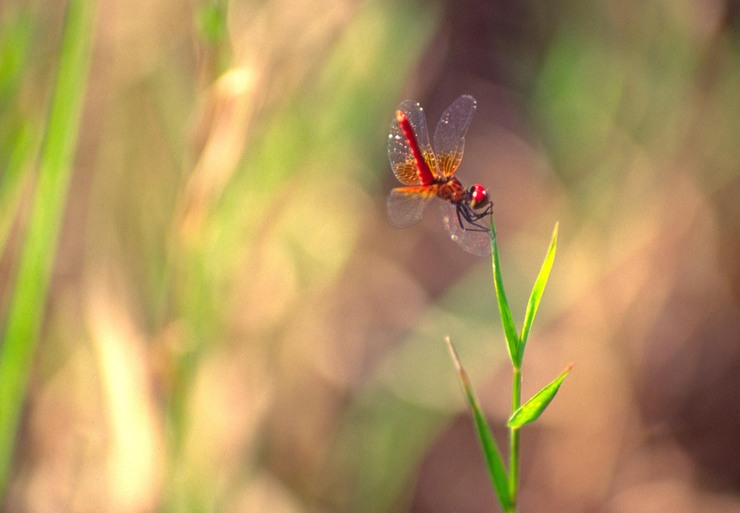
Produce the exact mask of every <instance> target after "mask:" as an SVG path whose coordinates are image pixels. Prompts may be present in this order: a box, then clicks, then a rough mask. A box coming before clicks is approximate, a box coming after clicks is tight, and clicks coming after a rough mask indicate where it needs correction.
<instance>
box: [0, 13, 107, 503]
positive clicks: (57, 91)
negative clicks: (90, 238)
mask: <svg viewBox="0 0 740 513" xmlns="http://www.w3.org/2000/svg"><path fill="white" fill-rule="evenodd" d="M95 7H96V2H94V1H90V0H70V1H69V2H67V10H66V16H65V21H64V33H63V36H62V41H61V45H60V58H59V66H58V69H57V76H56V82H55V85H54V92H53V97H52V100H51V106H50V109H49V117H48V122H47V126H46V133H45V137H44V142H43V146H42V148H41V154H40V157H39V165H38V178H37V180H36V187H35V190H34V196H33V204H32V207H31V209H30V213H29V220H28V231H27V233H26V234H25V240H24V244H23V249H22V252H21V256H20V260H19V265H18V273H17V276H16V277H15V283H14V291H13V296H12V298H11V300H10V305H9V307H8V313H7V318H6V320H5V326H4V329H5V332H4V333H3V334H2V342H1V343H0V497H1V496H3V493H4V491H5V490H6V489H7V485H8V476H9V472H10V469H11V463H12V461H13V460H12V458H13V452H14V451H13V448H14V444H15V440H16V433H17V429H18V423H19V420H20V415H21V412H22V408H23V404H24V400H25V396H26V388H27V385H28V381H29V377H30V374H31V369H32V364H33V358H34V355H35V353H36V346H37V343H38V339H39V334H40V333H41V324H42V319H43V315H44V309H45V308H46V298H47V293H48V290H49V284H50V280H51V272H52V269H53V266H54V256H55V254H56V252H55V250H56V244H57V239H58V237H59V229H60V226H61V220H62V216H63V214H64V207H65V202H66V198H67V191H68V184H69V180H70V177H71V172H72V158H73V156H74V151H75V148H76V145H77V135H78V128H79V123H80V118H81V114H82V107H83V103H84V98H85V86H86V84H87V75H88V67H89V66H88V65H89V61H90V53H91V48H92V41H93V35H94V34H95V30H94V24H95V23H94V22H95Z"/></svg>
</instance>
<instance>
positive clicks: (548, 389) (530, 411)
mask: <svg viewBox="0 0 740 513" xmlns="http://www.w3.org/2000/svg"><path fill="white" fill-rule="evenodd" d="M572 368H573V364H572V363H570V364H568V366H567V367H566V368H565V370H564V371H563V372H562V373H561V374H560V376H558V377H557V378H555V380H554V381H552V382H551V383H550V384H548V385H545V387H544V388H542V390H540V391H539V392H537V393H536V394H534V396H532V398H531V399H530V400H529V401H527V402H526V403H524V404H523V405H522V406H521V407H520V408H519V409H517V410H516V411H515V412H514V414H513V415H512V416H511V418H510V419H509V422H508V426H509V427H510V428H519V427H521V426H523V425H524V424H529V423H530V422H534V421H535V420H537V419H538V418H539V416H540V415H542V412H543V411H545V408H547V406H548V405H549V404H550V401H552V400H553V398H554V397H555V394H557V393H558V389H560V385H561V384H562V383H563V380H564V379H565V378H566V377H567V376H568V373H569V372H570V370H571V369H572Z"/></svg>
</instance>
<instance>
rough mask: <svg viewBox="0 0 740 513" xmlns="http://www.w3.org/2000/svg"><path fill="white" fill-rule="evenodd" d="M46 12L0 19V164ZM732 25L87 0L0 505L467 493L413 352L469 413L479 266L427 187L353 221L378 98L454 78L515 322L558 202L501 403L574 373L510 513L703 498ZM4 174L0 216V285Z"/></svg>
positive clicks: (438, 398) (32, 7) (726, 336)
mask: <svg viewBox="0 0 740 513" xmlns="http://www.w3.org/2000/svg"><path fill="white" fill-rule="evenodd" d="M63 16H64V9H63V5H62V4H61V3H60V4H57V3H54V2H41V1H38V0H33V1H31V2H26V1H22V0H21V1H17V0H15V1H14V0H10V1H7V2H4V3H3V4H2V6H0V30H2V31H3V32H4V33H6V34H14V36H13V37H14V38H17V44H19V45H21V44H24V45H27V46H28V48H29V49H30V50H29V54H28V58H27V61H26V62H25V64H24V67H23V70H22V73H21V74H20V75H19V77H18V84H19V85H20V86H19V87H18V90H17V94H16V95H15V96H12V97H10V99H11V100H12V103H9V104H7V105H3V110H2V112H0V116H2V118H3V119H4V121H1V122H0V123H1V124H3V125H4V126H5V127H6V129H5V130H4V131H3V132H2V134H0V135H2V137H3V141H2V142H3V147H2V148H0V152H2V153H4V154H3V155H0V157H1V158H2V165H5V164H6V163H7V160H8V155H9V152H10V149H11V148H14V147H15V146H16V145H17V144H20V142H19V140H20V139H19V140H17V141H16V140H14V139H13V137H12V135H13V134H12V133H11V131H10V130H9V129H8V128H7V127H10V126H14V125H12V122H13V120H16V119H21V118H22V119H27V120H31V122H32V124H34V125H35V126H37V127H40V130H42V131H43V123H44V121H45V109H46V108H47V104H46V98H47V96H48V94H49V90H50V87H51V84H52V80H53V76H54V72H55V61H56V57H57V55H56V50H57V44H58V39H59V35H60V32H61V30H62V24H63V20H64V18H63ZM738 19H739V11H738V8H737V6H736V5H735V4H734V3H732V2H730V1H729V0H708V1H705V2H690V1H688V0H674V1H670V0H662V1H661V0H650V1H647V2H635V1H628V2H623V1H609V0H603V1H599V2H591V3H588V2H565V3H561V4H559V5H557V6H556V5H553V4H550V3H547V2H524V3H522V2H514V1H504V2H484V1H482V0H464V1H462V2H449V3H443V2H437V3H426V2H413V1H409V2H406V1H398V2H391V1H384V0H374V1H366V2H361V1H346V0H315V1H293V0H271V1H253V2H246V1H244V2H242V1H228V0H223V1H213V2H206V1H195V0H192V1H190V2H178V1H172V0H158V1H144V0H134V1H129V2H122V1H112V0H101V1H99V2H98V7H97V26H96V29H95V39H94V49H93V59H92V63H91V69H90V79H89V85H88V90H87V97H86V98H87V99H86V105H85V111H84V118H83V123H82V127H81V136H80V141H79V144H78V148H77V151H76V157H75V169H74V174H73V182H72V184H71V187H70V191H69V196H68V205H67V213H66V217H65V222H64V225H63V227H62V232H61V239H60V246H59V249H58V254H57V257H56V264H55V271H54V277H53V282H52V289H51V293H50V295H49V297H48V306H47V314H46V318H45V322H44V329H43V336H42V339H41V341H40V345H39V351H38V354H37V355H36V361H35V365H34V372H33V378H32V383H31V386H30V390H29V392H28V399H27V402H26V405H25V413H24V418H23V421H22V425H21V429H20V434H19V438H18V442H17V449H16V454H15V457H14V466H13V473H12V479H11V482H10V483H9V488H8V491H7V495H6V497H5V502H4V504H5V506H4V507H5V511H8V512H24V511H28V512H56V511H70V512H73V511H74V512H76V511H80V512H82V511H96V512H98V511H106V512H122V513H123V512H148V511H168V512H176V511H177V512H181V511H182V512H186V511H187V512H204V511H223V512H237V511H238V512H269V513H292V512H299V511H301V512H302V511H312V512H313V511H316V512H318V511H336V512H345V511H351V512H358V513H364V512H366V513H371V512H372V513H375V512H377V513H381V512H397V511H414V512H437V511H439V512H443V511H445V512H446V511H465V512H467V513H475V512H482V511H496V507H497V506H496V505H495V499H494V497H493V493H492V491H490V488H489V483H488V482H487V477H486V474H485V470H484V467H483V461H482V457H481V455H480V453H479V451H478V449H477V447H476V445H475V443H476V442H475V439H474V434H473V431H472V428H471V426H470V424H469V420H468V414H467V413H466V411H465V410H464V405H463V401H462V395H461V393H460V390H459V388H458V384H457V382H456V377H455V374H454V368H453V365H452V363H451V362H450V361H449V358H448V356H447V354H446V352H445V351H446V350H445V347H444V344H443V338H444V336H446V335H450V336H451V337H452V339H453V340H454V341H455V343H456V344H457V345H458V349H459V352H460V356H461V358H462V360H463V363H465V364H466V366H467V367H468V370H469V372H470V374H471V376H472V378H473V381H474V385H475V386H476V388H477V390H478V393H479V395H480V396H481V398H482V401H483V403H484V406H485V407H486V409H487V411H488V412H489V413H490V418H491V423H492V424H493V425H496V426H503V424H504V422H505V418H506V416H507V413H508V407H509V404H508V401H509V395H508V393H509V392H508V384H507V377H506V376H507V374H506V373H507V372H508V369H507V367H506V365H505V343H504V339H503V335H502V334H501V329H500V325H499V321H498V314H497V312H496V311H495V306H494V299H493V289H492V284H491V279H490V264H489V263H488V262H487V261H484V260H482V259H476V258H475V257H472V256H470V255H467V254H465V253H463V252H462V251H461V250H460V249H459V248H457V247H456V245H454V244H452V243H450V242H448V241H447V240H445V235H444V233H443V230H442V228H441V222H440V220H439V219H438V218H437V217H438V216H435V215H434V214H435V213H436V212H435V209H434V208H432V209H430V212H428V213H427V216H426V218H425V219H424V221H423V222H422V223H421V224H420V225H419V226H418V227H414V228H413V229H409V230H404V231H396V230H393V229H392V228H390V227H389V226H388V225H387V223H386V221H385V219H384V208H385V207H384V201H385V199H384V198H385V195H386V193H387V191H388V190H389V188H390V187H391V186H392V181H393V180H392V176H391V173H390V169H389V166H388V163H387V158H386V155H385V151H386V150H385V143H386V135H387V128H388V123H389V122H390V120H391V117H392V113H393V109H394V108H395V106H396V105H397V103H399V102H400V101H401V100H403V99H404V98H407V97H412V98H417V99H419V100H420V101H421V102H422V104H423V105H424V106H425V109H426V112H427V116H428V118H429V123H430V125H433V124H435V123H436V119H437V116H438V115H439V114H440V113H441V112H442V110H443V109H444V108H445V107H446V106H447V105H448V104H449V103H450V102H451V101H452V100H453V99H454V98H456V97H457V96H459V95H460V94H472V95H474V96H475V97H476V98H477V100H478V112H477V114H476V118H475V119H474V120H473V123H472V126H471V129H470V132H469V136H468V141H467V147H466V153H465V158H464V159H463V164H462V168H461V171H460V175H461V177H462V178H463V179H464V180H467V182H468V183H470V182H472V181H473V180H475V181H480V182H481V183H484V184H486V185H487V186H488V187H489V188H490V190H491V194H492V197H493V200H494V202H495V215H496V224H497V228H498V232H499V246H500V248H501V250H502V259H503V260H502V264H503V268H504V278H505V280H506V284H507V292H508V293H509V296H510V301H511V303H512V305H513V309H514V311H515V315H517V313H518V314H519V317H518V318H517V320H518V322H521V318H522V314H523V310H524V304H525V301H526V297H527V294H528V293H529V287H530V285H531V283H532V281H533V280H534V277H535V276H536V272H537V269H538V266H539V263H540V262H541V259H542V257H543V256H544V253H545V249H546V247H547V243H548V241H549V235H550V231H551V229H552V227H553V225H554V223H555V221H560V233H561V236H560V242H559V252H558V255H557V258H556V262H555V267H554V270H553V275H552V277H551V280H550V285H549V288H548V290H547V291H546V293H545V296H544V300H543V304H542V306H541V308H540V313H539V316H538V318H537V321H536V322H535V325H534V331H533V333H532V336H531V337H530V342H529V344H528V354H527V357H526V358H525V368H524V372H525V374H524V375H525V382H524V395H525V397H526V396H529V395H531V394H532V393H533V392H534V391H536V390H537V389H538V388H539V387H540V386H542V385H544V384H545V383H546V382H547V381H549V380H550V379H551V378H552V377H554V376H555V375H556V374H557V373H558V372H559V371H560V370H561V369H562V367H563V366H564V365H565V363H566V362H568V361H570V360H574V361H575V362H576V367H575V369H574V371H573V372H572V374H571V376H570V378H569V379H568V381H567V382H566V384H565V385H564V386H563V389H562V390H561V392H560V394H559V396H558V398H557V399H556V400H555V401H554V402H553V404H552V405H551V406H550V409H549V410H548V411H547V413H546V414H545V415H544V416H543V418H542V419H541V420H540V421H539V422H538V424H536V425H535V426H533V427H532V428H528V429H526V430H525V431H524V435H523V457H524V460H523V465H522V477H523V483H522V487H523V488H522V497H521V501H522V502H521V511H522V512H527V511H550V512H553V511H568V512H571V513H574V512H590V511H606V512H611V513H621V512H625V513H626V512H629V513H640V512H655V511H661V512H662V511H670V512H672V513H684V512H685V513H689V512H696V511H712V512H730V511H737V510H738V508H740V436H738V433H740V395H739V394H738V392H737V391H738V390H740V343H739V342H740V307H739V297H740V272H739V270H740V208H738V206H739V205H740V164H739V163H740V150H739V149H738V142H740V122H739V121H738V120H740V94H739V93H740V52H739V51H738V49H739V48H740V30H739V21H738ZM14 30H15V32H13V31H14ZM0 92H2V91H1V90H0ZM2 172H3V171H2V169H0V173H2ZM28 172H29V173H30V175H29V176H31V175H32V173H33V169H32V167H31V169H30V170H29V171H28ZM1 179H3V177H2V175H0V180H1ZM24 183H26V185H27V186H25V188H24V189H23V191H25V192H24V193H23V194H26V193H27V191H28V190H29V189H30V188H31V186H32V179H31V178H30V177H29V178H28V179H26V181H25V182H24ZM23 194H22V195H20V196H19V197H18V198H16V199H13V198H11V199H7V198H2V199H3V201H4V204H2V205H0V209H1V210H0V211H1V212H3V216H4V217H5V218H6V220H5V221H4V222H6V223H8V222H12V228H13V229H12V231H11V233H10V236H9V242H8V244H7V246H6V248H5V251H4V254H3V259H2V263H1V267H0V284H1V285H2V297H0V305H3V306H4V305H6V303H7V302H8V297H9V296H10V294H12V290H11V285H12V275H13V271H14V269H15V268H16V263H17V262H16V260H17V256H18V254H19V251H18V247H19V245H20V244H21V243H22V240H23V230H24V205H25V203H26V201H27V197H26V196H24V195H23ZM1 400H2V399H1V398H0V401H1Z"/></svg>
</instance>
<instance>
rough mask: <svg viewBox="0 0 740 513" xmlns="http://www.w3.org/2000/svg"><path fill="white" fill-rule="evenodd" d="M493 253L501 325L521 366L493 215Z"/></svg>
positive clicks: (514, 358) (510, 354) (518, 344)
mask: <svg viewBox="0 0 740 513" xmlns="http://www.w3.org/2000/svg"><path fill="white" fill-rule="evenodd" d="M491 254H492V258H491V261H492V265H493V284H494V288H495V289H496V302H497V303H498V311H499V313H500V314H501V325H502V326H503V328H504V334H505V335H506V346H507V347H508V349H509V358H511V362H512V363H513V364H514V367H517V368H519V367H520V366H521V362H522V359H521V351H520V345H521V344H520V343H519V335H518V334H517V332H516V327H515V326H514V318H513V317H512V316H511V309H510V308H509V301H508V300H507V299H506V291H504V279H503V277H502V276H501V263H500V262H499V257H498V243H497V242H496V227H495V226H494V225H493V217H491Z"/></svg>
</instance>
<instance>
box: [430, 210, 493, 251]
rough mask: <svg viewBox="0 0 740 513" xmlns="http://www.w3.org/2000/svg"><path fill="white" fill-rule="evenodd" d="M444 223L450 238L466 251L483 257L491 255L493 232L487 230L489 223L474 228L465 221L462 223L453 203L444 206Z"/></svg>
mask: <svg viewBox="0 0 740 513" xmlns="http://www.w3.org/2000/svg"><path fill="white" fill-rule="evenodd" d="M484 219H486V218H484ZM442 221H443V222H444V225H445V229H446V230H447V233H449V234H450V238H451V239H452V240H454V241H455V242H457V243H458V244H459V245H460V247H462V248H463V249H464V250H465V251H467V252H468V253H472V254H473V255H476V256H482V257H486V256H488V255H490V254H491V231H490V230H486V229H485V225H486V224H487V222H486V223H482V224H481V225H480V226H473V225H470V224H469V223H467V222H466V221H465V220H462V221H461V220H460V218H459V216H458V215H457V208H456V206H455V205H453V204H452V203H445V204H444V205H442ZM461 223H462V224H461Z"/></svg>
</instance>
